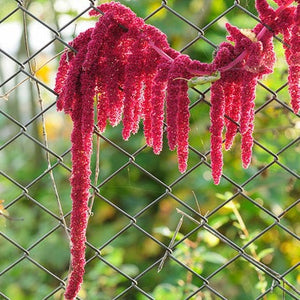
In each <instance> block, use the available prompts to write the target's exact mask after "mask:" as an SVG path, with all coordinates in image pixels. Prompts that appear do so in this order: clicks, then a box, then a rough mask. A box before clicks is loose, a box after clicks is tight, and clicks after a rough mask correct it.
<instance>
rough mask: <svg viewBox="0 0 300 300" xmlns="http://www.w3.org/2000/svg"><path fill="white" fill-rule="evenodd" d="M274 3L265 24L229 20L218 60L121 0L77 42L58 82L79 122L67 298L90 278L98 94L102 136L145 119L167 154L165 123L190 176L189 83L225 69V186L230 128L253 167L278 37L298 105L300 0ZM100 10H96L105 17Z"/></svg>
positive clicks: (219, 90) (148, 136)
mask: <svg viewBox="0 0 300 300" xmlns="http://www.w3.org/2000/svg"><path fill="white" fill-rule="evenodd" d="M275 2H276V3H277V4H278V8H277V10H274V9H272V8H271V7H270V6H269V5H268V3H267V2H266V0H256V7H257V10H258V12H259V14H260V19H261V20H262V23H263V24H261V23H259V24H258V25H257V26H256V27H255V28H254V29H253V30H244V31H240V30H239V29H238V28H236V27H234V26H231V25H230V24H226V28H227V30H228V32H229V34H230V35H229V37H228V42H223V43H221V44H220V46H219V49H218V52H217V55H216V57H215V58H214V60H213V62H212V63H210V64H206V63H201V62H199V61H193V60H191V59H190V58H189V57H188V56H187V55H183V54H181V53H179V52H177V51H175V50H173V49H172V48H170V46H169V44H168V42H167V38H166V36H165V35H164V34H163V33H162V32H161V31H159V30H158V29H157V28H155V27H153V26H151V25H147V24H145V23H144V21H143V19H141V18H138V17H137V16H136V15H135V14H134V13H133V12H132V11H131V10H130V9H129V8H126V7H125V6H123V5H121V4H119V3H117V2H110V3H105V4H102V5H100V6H99V7H98V10H99V11H101V12H102V13H103V15H102V16H101V17H100V18H99V20H98V22H97V23H96V24H95V27H93V28H90V29H88V30H86V31H85V32H82V33H81V34H79V35H78V36H77V37H76V38H75V39H74V40H73V41H72V42H70V46H71V47H72V48H74V49H75V50H76V52H72V51H70V50H68V49H66V51H65V52H64V54H63V55H62V57H61V60H60V65H59V69H58V73H57V77H56V85H55V91H56V92H57V93H58V94H59V97H58V100H57V108H58V110H64V111H65V113H67V114H70V116H71V118H72V121H73V131H72V136H71V141H72V166H73V167H72V176H71V179H70V181H71V186H72V191H71V198H72V201H73V207H72V214H71V225H70V227H71V255H72V262H71V267H72V270H71V274H70V276H69V280H68V285H67V288H66V292H65V298H66V299H74V298H75V297H76V295H77V293H78V292H79V289H80V286H81V283H82V280H83V274H84V266H85V242H86V237H85V235H86V227H87V220H88V199H89V187H90V174H91V170H90V157H91V153H92V134H93V130H94V105H95V100H94V99H95V98H96V99H97V102H96V107H97V127H98V130H99V131H100V132H104V131H105V128H106V125H107V122H109V123H110V124H111V125H112V126H116V125H117V124H119V123H120V122H121V121H122V123H123V132H122V135H123V138H124V139H125V140H127V139H128V138H129V137H130V135H131V134H135V133H136V132H137V131H138V128H139V123H140V120H141V119H142V120H143V128H144V135H145V140H146V143H147V145H149V146H150V147H152V148H153V151H154V153H156V154H159V153H160V152H161V150H162V145H163V131H164V122H165V123H166V131H167V138H168V144H169V148H170V149H171V150H175V149H177V154H178V167H179V171H180V172H185V170H186V168H187V158H188V134H189V116H190V113H189V104H190V101H189V98H188V95H187V92H188V82H189V80H190V79H192V78H193V77H195V76H198V77H199V76H204V75H207V76H211V75H213V74H216V72H218V73H219V74H220V79H219V80H217V81H215V82H213V83H212V86H211V112H210V117H211V128H210V132H211V166H212V176H213V179H214V182H215V183H216V184H218V183H219V181H220V178H221V175H222V165H223V157H222V144H223V129H224V127H226V133H225V149H226V150H228V149H230V147H231V145H232V142H233V139H234V137H235V135H236V133H237V132H238V131H239V132H240V133H241V136H242V142H241V143H242V145H241V148H242V162H243V167H245V168H246V167H248V165H249V163H250V160H251V154H252V146H253V138H252V132H253V128H254V125H253V121H254V98H255V89H256V85H257V82H258V80H259V79H260V78H261V77H262V76H263V75H265V74H269V73H272V72H273V66H274V62H275V54H274V51H273V43H272V39H273V34H274V33H275V34H277V33H282V34H283V36H284V41H285V42H286V45H285V53H286V59H287V62H288V65H289V76H288V80H289V91H290V94H291V104H292V107H293V109H294V111H295V113H297V112H298V111H299V108H300V105H299V104H300V84H299V80H300V56H299V53H300V51H299V50H300V1H299V0H298V1H297V2H298V5H297V7H295V6H291V4H292V2H293V1H291V0H276V1H275ZM98 10H97V11H96V10H93V11H91V12H90V15H92V16H97V15H99V11H98ZM264 25H267V26H268V29H267V27H266V26H264ZM287 45H288V46H287ZM225 115H226V116H227V117H225Z"/></svg>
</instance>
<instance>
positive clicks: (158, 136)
mask: <svg viewBox="0 0 300 300" xmlns="http://www.w3.org/2000/svg"><path fill="white" fill-rule="evenodd" d="M169 66H170V62H169V61H166V60H165V59H164V58H162V59H161V63H160V64H159V66H158V72H157V74H156V76H155V77H154V83H153V86H152V98H151V107H152V116H151V124H152V126H151V132H152V134H151V135H152V139H153V152H154V153H155V154H159V153H160V152H161V150H162V146H163V121H164V103H165V96H166V95H165V91H166V88H167V80H168V71H169Z"/></svg>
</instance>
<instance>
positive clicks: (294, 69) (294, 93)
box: [288, 1, 300, 113]
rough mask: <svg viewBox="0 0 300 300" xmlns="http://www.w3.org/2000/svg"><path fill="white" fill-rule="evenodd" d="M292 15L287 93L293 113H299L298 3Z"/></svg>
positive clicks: (299, 31)
mask: <svg viewBox="0 0 300 300" xmlns="http://www.w3.org/2000/svg"><path fill="white" fill-rule="evenodd" d="M298 3H299V4H298V6H297V9H296V12H295V15H294V24H293V27H292V30H291V38H290V41H289V45H290V53H289V57H288V63H289V76H288V81H289V92H290V95H291V104H292V107H293V110H294V112H295V113H298V112H299V111H300V1H299V2H298Z"/></svg>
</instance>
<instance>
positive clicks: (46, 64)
mask: <svg viewBox="0 0 300 300" xmlns="http://www.w3.org/2000/svg"><path fill="white" fill-rule="evenodd" d="M50 60H51V57H49V56H48V55H40V56H38V57H37V58H36V59H35V63H33V64H32V65H31V67H32V71H33V72H34V74H35V76H36V77H37V78H38V79H39V80H41V81H42V82H43V83H45V84H49V83H50V78H51V74H52V72H53V71H54V69H53V68H52V65H51V61H50Z"/></svg>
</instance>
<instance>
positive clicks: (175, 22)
mask: <svg viewBox="0 0 300 300" xmlns="http://www.w3.org/2000/svg"><path fill="white" fill-rule="evenodd" d="M81 2H82V3H81V4H80V6H81V7H83V6H85V7H84V8H83V9H82V11H80V12H78V11H76V13H74V10H72V9H70V11H68V8H66V5H69V4H66V3H68V2H64V1H58V0H57V1H51V0H45V1H22V0H15V1H12V0H11V1H4V2H3V1H2V2H1V1H0V3H1V4H2V5H1V10H2V8H3V10H2V12H1V15H0V17H1V18H0V19H1V21H0V30H1V32H0V35H1V41H0V44H1V49H0V58H1V60H0V63H1V72H0V80H1V85H0V88H1V99H0V106H1V107H0V108H1V111H0V112H1V114H0V124H1V127H0V141H1V145H0V177H1V179H0V183H1V184H0V192H1V196H0V197H1V199H2V200H1V202H0V228H1V236H0V246H1V254H0V257H1V259H0V296H1V297H2V299H14V300H17V299H61V298H62V295H63V292H64V289H65V282H66V279H67V274H68V267H69V243H68V238H67V234H66V231H68V230H69V229H68V227H66V226H68V224H69V215H70V210H71V200H70V196H69V195H70V187H69V181H68V179H69V176H70V171H71V162H70V142H69V139H70V130H71V126H72V125H71V122H70V120H69V118H68V117H67V116H64V115H63V113H61V112H57V111H56V108H55V102H56V97H57V95H56V93H55V92H54V91H53V82H54V78H55V70H56V68H57V64H58V59H59V54H60V52H61V51H62V50H63V49H64V47H66V46H67V47H68V42H69V41H70V40H71V39H72V34H74V32H75V33H76V34H78V30H77V27H76V26H77V24H79V22H81V24H84V25H83V26H90V25H91V23H94V22H95V20H94V19H93V20H92V21H91V20H90V19H87V17H88V15H87V13H88V11H90V10H91V9H92V8H93V7H95V6H96V5H98V4H99V3H94V1H92V0H91V1H87V0H85V1H81ZM103 2H105V1H103ZM122 3H124V4H127V5H130V6H131V7H132V9H133V10H134V8H135V7H137V10H139V11H136V13H137V14H139V12H142V13H143V14H144V15H142V17H144V18H145V20H146V22H147V23H149V24H155V25H156V26H158V27H159V28H160V29H161V30H162V31H164V32H165V33H167V35H168V38H169V40H170V42H171V45H172V46H174V48H176V49H177V50H180V51H181V52H183V53H189V54H190V55H191V56H192V58H194V57H196V58H198V57H197V55H198V54H197V53H198V52H200V54H199V55H202V57H201V58H202V59H204V60H205V59H206V60H207V61H209V60H211V58H210V57H209V55H207V54H206V53H209V51H210V53H212V52H213V50H214V49H215V48H216V47H217V44H219V43H220V42H221V41H223V40H225V36H226V32H225V30H224V23H225V21H227V20H230V21H231V20H233V23H234V20H235V19H234V17H236V16H239V19H236V20H237V21H236V24H234V25H239V26H240V27H251V28H252V27H253V26H252V25H253V24H254V25H255V24H257V22H259V21H260V20H259V19H258V17H257V13H256V11H255V9H254V1H253V0H250V1H249V0H248V1H242V0H241V1H238V0H236V1H233V0H228V1H219V0H210V1H186V0H185V1H179V0H178V1H152V2H151V1H147V0H142V1H122ZM191 7H194V8H193V9H194V10H195V15H196V13H197V14H198V17H199V15H200V16H202V19H203V18H204V17H203V14H205V13H207V12H209V14H210V15H209V16H208V17H206V18H204V19H205V24H203V21H201V22H200V20H198V19H197V18H187V17H186V9H187V8H189V9H190V8H191ZM212 7H215V9H212ZM146 8H147V9H146ZM41 11H42V12H43V13H40V12H41ZM200 12H202V15H201V13H200ZM54 14H57V15H59V16H60V19H59V21H57V19H55V18H52V17H51V16H52V15H54ZM195 15H194V16H195ZM16 20H18V23H17V26H12V25H11V24H16V23H14V22H16ZM207 20H208V21H207ZM199 24H200V25H199ZM249 24H250V25H249ZM36 27H38V28H40V29H39V31H34V28H36ZM180 28H182V29H180ZM8 30H9V34H7V31H8ZM177 30H181V31H180V34H181V35H182V32H184V36H185V37H184V39H183V40H184V44H180V42H178V43H177V44H176V31H177ZM34 32H35V33H34ZM216 32H218V33H219V34H216ZM11 45H17V46H18V47H17V48H18V49H19V50H17V51H16V50H15V49H13V47H12V46H11ZM281 46H282V41H281V39H280V37H276V39H275V50H276V51H277V52H278V55H279V56H278V57H279V58H278V62H277V67H276V69H275V72H274V74H273V75H271V76H270V77H268V78H271V79H268V78H267V79H264V80H262V81H261V82H260V83H259V86H258V90H257V97H256V121H255V132H254V138H255V144H254V149H253V159H252V163H251V166H250V168H249V169H247V170H244V169H242V168H241V167H240V159H239V140H237V141H235V146H234V147H233V149H232V150H231V151H229V152H226V153H224V174H223V176H222V180H221V183H220V185H218V186H215V185H213V184H212V179H211V175H210V145H209V106H210V97H209V85H207V86H206V85H204V86H203V88H202V89H201V88H199V89H198V88H195V89H191V91H190V97H191V106H190V112H191V132H190V147H189V149H190V154H189V167H188V170H187V172H186V173H184V174H180V173H179V172H178V171H177V165H176V155H175V154H174V153H173V152H170V151H169V150H168V149H167V147H165V149H164V150H163V152H162V154H161V155H160V156H156V155H154V154H153V153H152V151H151V149H149V148H148V147H146V146H145V144H144V140H143V137H142V135H141V134H137V135H135V136H133V137H131V138H130V139H129V141H128V142H124V141H122V140H121V138H120V136H121V134H120V132H121V129H120V126H118V127H116V128H109V129H108V130H107V131H106V133H105V134H103V135H102V134H99V132H97V130H95V134H94V140H95V147H94V153H93V158H92V170H94V171H93V174H92V177H91V179H92V182H93V185H92V188H91V194H92V195H93V197H94V208H93V211H94V214H93V215H92V216H91V218H90V221H89V227H88V230H87V240H88V242H87V250H86V257H87V264H86V274H85V277H84V284H83V287H82V291H81V292H80V294H79V295H78V299H300V291H299V283H300V273H299V258H300V248H299V239H300V222H299V217H297V214H298V216H299V211H300V199H299V198H300V183H299V178H300V164H299V161H297V157H299V152H300V144H299V141H300V137H299V128H300V125H299V124H300V120H299V115H295V114H294V113H293V111H292V110H291V108H290V105H289V96H288V93H287V84H286V81H287V74H286V70H287V67H286V66H285V64H284V63H283V62H282V61H281V60H283V58H282V57H283V52H282V50H280V49H281ZM199 49H200V50H199ZM201 49H203V50H201ZM207 51H208V52H207ZM49 53H51V55H50V54H49ZM280 55H281V56H280ZM193 56H194V57H193ZM280 57H281V58H282V59H281V58H280ZM49 74H50V75H49ZM49 78H50V79H49ZM97 145H98V146H97ZM99 150H100V151H99ZM97 153H100V155H99V157H98V154H97ZM97 163H99V165H100V170H99V179H98V181H94V178H95V177H96V175H97V174H95V173H98V170H97ZM65 224H66V225H65Z"/></svg>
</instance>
